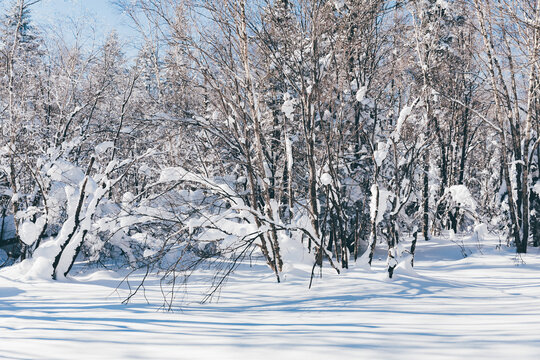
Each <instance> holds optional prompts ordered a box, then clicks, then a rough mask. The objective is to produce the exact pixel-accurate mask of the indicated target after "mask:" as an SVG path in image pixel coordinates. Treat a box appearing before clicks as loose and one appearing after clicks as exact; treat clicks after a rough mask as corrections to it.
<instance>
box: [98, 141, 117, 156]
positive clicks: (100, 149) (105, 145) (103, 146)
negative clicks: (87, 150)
mask: <svg viewBox="0 0 540 360" xmlns="http://www.w3.org/2000/svg"><path fill="white" fill-rule="evenodd" d="M113 147H114V142H112V141H104V142H102V143H101V144H99V145H97V146H96V148H95V150H96V154H102V153H104V152H105V151H107V150H108V149H110V148H113Z"/></svg>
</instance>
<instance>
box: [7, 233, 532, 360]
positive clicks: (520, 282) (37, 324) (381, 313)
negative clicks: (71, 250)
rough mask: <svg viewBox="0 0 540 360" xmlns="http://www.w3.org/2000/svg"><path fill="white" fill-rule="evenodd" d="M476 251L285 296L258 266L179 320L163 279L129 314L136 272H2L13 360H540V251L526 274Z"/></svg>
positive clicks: (436, 249) (453, 252) (508, 253)
mask: <svg viewBox="0 0 540 360" xmlns="http://www.w3.org/2000/svg"><path fill="white" fill-rule="evenodd" d="M459 236H460V235H456V237H459ZM463 240H464V244H465V246H468V247H469V248H470V249H471V251H473V255H471V256H469V257H467V258H462V256H461V251H460V249H459V248H458V246H456V245H455V244H454V243H453V242H452V241H450V240H449V239H448V238H435V239H433V240H430V241H429V242H421V243H419V244H418V249H417V256H416V258H415V267H414V269H413V268H411V267H410V265H408V263H406V262H402V263H400V265H398V266H397V268H396V270H395V279H393V280H388V279H387V278H386V274H385V268H386V261H385V252H386V251H385V250H380V251H379V250H378V252H376V253H375V257H374V263H373V270H372V271H366V270H362V269H358V268H356V269H355V268H354V267H353V268H352V269H350V270H348V271H347V272H345V273H343V274H341V275H336V274H335V273H334V272H333V271H332V270H331V269H323V278H322V279H321V278H319V277H318V276H317V277H316V278H315V279H314V283H313V287H312V289H311V290H308V288H307V285H308V281H309V278H308V277H307V276H306V274H307V273H309V271H310V269H309V266H307V265H298V266H297V268H296V269H294V271H292V270H289V271H288V272H287V274H286V275H287V276H286V279H285V282H283V283H281V284H277V283H276V282H275V277H274V276H273V275H272V274H271V273H270V272H269V271H268V269H267V267H266V266H265V265H264V264H263V262H262V261H260V260H256V259H255V260H253V262H252V266H251V267H250V266H249V264H245V265H243V266H242V267H241V268H240V269H239V270H238V271H237V272H236V273H235V274H234V275H233V276H232V278H231V280H230V281H229V283H228V284H227V286H226V287H225V288H224V289H223V291H222V292H221V296H220V299H219V302H213V303H209V304H199V303H197V302H196V301H197V300H198V299H199V297H198V296H196V294H197V293H198V292H204V291H205V289H206V285H205V284H204V283H198V282H197V283H193V284H192V285H191V287H190V294H191V295H189V294H188V295H184V292H183V291H182V290H181V291H180V293H181V294H180V295H181V296H186V297H184V298H183V299H184V300H186V302H185V303H184V305H183V306H182V307H181V308H175V310H177V311H173V312H163V311H157V310H158V308H159V305H160V304H161V303H162V300H163V299H162V297H161V292H160V285H159V281H158V279H155V278H152V279H150V280H149V282H148V283H147V286H146V289H145V296H146V298H147V299H148V301H149V302H150V303H149V304H148V303H147V302H146V301H145V297H144V296H143V295H142V293H141V294H140V295H139V296H136V297H134V299H133V301H132V302H131V303H129V304H127V305H122V304H121V301H122V300H123V299H125V297H126V296H127V294H128V291H127V285H126V284H125V283H124V284H123V285H122V286H120V288H119V289H118V290H117V289H116V288H117V286H118V283H119V282H120V281H121V279H122V278H123V276H124V275H125V273H114V272H109V271H96V270H93V271H88V270H86V271H85V272H82V273H81V274H79V275H76V276H74V277H73V278H68V279H67V280H64V281H57V282H54V281H52V280H33V281H29V280H22V279H21V278H19V277H18V276H17V272H16V271H15V269H14V268H6V269H2V270H0V334H1V337H2V346H0V358H9V359H23V358H39V359H74V358H76V359H92V358H105V359H134V358H138V359H142V358H154V359H155V358H160V359H178V358H185V359H210V358H215V357H216V355H217V354H219V358H220V359H255V358H256V359H275V358H279V359H283V360H286V359H298V358H304V359H307V358H309V359H325V360H326V359H334V358H343V357H349V358H374V359H458V358H471V359H508V358H514V357H516V356H519V358H520V359H536V358H537V356H538V352H539V351H540V314H539V313H538V303H539V301H540V287H539V286H538V271H539V270H540V258H539V257H538V255H539V254H538V250H537V249H532V253H531V254H527V255H524V257H523V260H524V261H525V263H522V262H520V261H516V259H515V254H514V249H511V248H503V249H502V250H501V251H499V250H495V244H496V243H497V242H498V240H496V239H495V238H494V237H493V236H491V237H490V238H488V239H486V240H485V242H483V243H482V244H483V247H482V251H481V252H480V251H477V250H476V249H477V245H476V239H473V237H468V238H463ZM406 245H408V244H406ZM380 258H382V259H383V260H380ZM77 269H78V271H81V268H80V265H79V267H78V268H77ZM141 277H142V274H138V275H136V276H135V277H134V278H132V279H131V282H130V285H131V286H132V287H133V286H134V285H135V284H136V283H137V282H136V281H137V279H140V278H141ZM198 278H200V279H205V278H208V274H207V273H205V272H201V273H200V274H198ZM164 289H166V288H164ZM180 295H179V299H178V300H181V299H180Z"/></svg>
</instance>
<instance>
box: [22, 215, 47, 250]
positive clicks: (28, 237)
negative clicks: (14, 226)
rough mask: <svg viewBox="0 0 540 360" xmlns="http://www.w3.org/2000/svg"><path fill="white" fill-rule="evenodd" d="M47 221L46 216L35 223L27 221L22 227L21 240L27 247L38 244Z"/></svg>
mask: <svg viewBox="0 0 540 360" xmlns="http://www.w3.org/2000/svg"><path fill="white" fill-rule="evenodd" d="M46 221H47V220H46V216H40V217H39V218H38V219H37V220H36V222H35V223H34V222H32V221H29V220H27V221H25V222H24V223H23V224H22V225H21V229H20V236H21V240H22V241H23V242H24V243H25V244H26V245H32V244H33V243H34V242H36V241H37V239H38V238H39V235H40V234H41V231H42V230H43V227H44V226H45V223H46Z"/></svg>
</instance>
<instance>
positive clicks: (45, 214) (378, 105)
mask: <svg viewBox="0 0 540 360" xmlns="http://www.w3.org/2000/svg"><path fill="white" fill-rule="evenodd" d="M39 2H40V0H13V1H8V2H7V4H5V5H6V9H7V11H6V12H5V14H4V15H3V16H2V18H1V19H0V20H1V25H0V83H1V85H0V129H1V130H0V131H1V133H0V212H1V223H0V245H1V249H2V250H0V261H1V266H3V267H13V266H20V267H21V271H23V272H24V273H25V274H27V275H29V276H30V275H31V276H35V277H38V278H47V279H54V280H57V279H58V280H61V279H65V277H66V276H68V275H69V274H70V271H72V268H73V266H74V264H75V263H78V262H82V263H85V264H87V265H89V266H90V265H91V266H97V267H105V268H125V267H128V268H130V269H133V271H135V270H141V269H143V271H144V270H146V273H147V274H149V273H151V274H159V276H162V278H163V279H164V281H166V282H169V283H170V282H174V281H175V279H177V278H178V279H183V278H184V277H188V276H189V274H191V273H192V272H193V271H196V270H197V269H206V270H210V271H212V273H213V274H215V277H214V285H215V287H214V289H219V287H220V286H221V285H222V284H223V283H224V282H225V281H226V279H227V276H229V275H230V274H231V273H232V272H234V270H235V269H236V268H237V266H238V265H239V264H241V263H242V262H245V261H248V260H249V261H251V259H258V260H259V261H262V262H263V263H264V264H266V268H267V271H268V272H269V273H270V274H272V276H273V277H274V278H275V281H277V282H280V281H282V277H283V276H282V274H283V273H284V272H286V271H287V269H288V268H290V267H291V266H294V265H295V263H296V262H298V261H304V262H305V261H306V259H307V260H308V262H309V264H310V265H312V270H311V280H313V277H314V274H316V273H317V271H318V270H317V269H320V268H322V267H328V268H330V269H332V271H334V272H335V273H340V272H342V271H343V269H348V268H353V267H354V266H356V265H357V264H362V265H368V266H369V265H371V263H372V260H373V256H374V252H375V251H376V249H379V250H380V249H383V250H384V252H385V254H386V258H387V259H386V265H385V270H384V271H385V273H387V276H388V277H389V278H392V276H393V273H394V269H395V268H396V266H398V265H399V264H400V263H403V262H408V263H410V266H411V267H412V266H414V265H416V263H415V262H414V259H415V254H416V253H417V251H422V250H421V249H422V247H423V246H424V244H426V241H428V242H429V241H430V239H431V238H432V237H434V236H438V235H440V234H441V233H444V234H469V235H471V236H476V237H477V238H478V239H480V238H482V237H483V236H487V234H497V235H498V236H499V239H500V240H499V243H498V245H497V246H499V247H501V248H507V247H509V248H511V249H513V250H512V251H514V252H515V253H517V254H518V256H520V254H525V253H527V252H528V251H530V250H531V247H532V248H538V247H539V246H540V198H539V196H540V182H539V181H538V179H539V177H540V166H539V159H540V147H539V144H540V138H539V136H538V135H539V132H540V118H539V115H540V71H539V70H540V69H539V65H540V64H539V56H540V0H496V1H491V0H334V1H330V0H254V1H246V0H238V1H236V0H207V1H199V0H135V1H131V0H118V1H116V2H115V5H116V9H117V10H118V11H119V12H122V13H123V14H127V15H128V16H129V18H130V24H131V26H132V27H133V29H134V31H136V32H137V34H138V36H139V38H140V39H141V42H140V46H138V47H137V51H136V52H134V53H132V55H128V53H129V52H128V51H127V50H126V49H127V48H126V45H127V44H125V43H122V41H121V40H120V39H119V36H118V34H117V33H116V32H112V33H110V34H109V35H108V36H107V37H106V39H105V40H104V41H101V42H99V43H97V44H96V43H95V42H94V43H93V44H94V45H93V46H89V45H88V44H89V43H90V41H89V39H92V33H91V32H89V31H88V30H87V29H85V28H84V27H82V26H79V25H80V24H71V25H70V26H71V27H72V28H70V29H67V30H65V31H64V32H62V31H59V30H58V29H56V30H55V31H53V30H51V29H47V28H40V27H39V26H38V25H37V24H35V23H34V22H33V20H32V8H33V6H34V5H35V4H37V3H39ZM67 23H68V22H67V21H66V25H65V26H66V27H67V26H68V25H69V24H67ZM67 33H69V36H66V34H67ZM406 240H407V241H406ZM405 244H406V245H407V246H405ZM299 259H300V260H299ZM178 281H180V280H178ZM310 286H311V282H310ZM211 295H212V294H211V293H210V294H209V296H211Z"/></svg>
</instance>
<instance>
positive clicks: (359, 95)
mask: <svg viewBox="0 0 540 360" xmlns="http://www.w3.org/2000/svg"><path fill="white" fill-rule="evenodd" d="M367 90H368V89H367V86H362V87H360V89H358V91H357V92H356V101H358V102H363V101H364V100H365V98H366V94H367Z"/></svg>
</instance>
